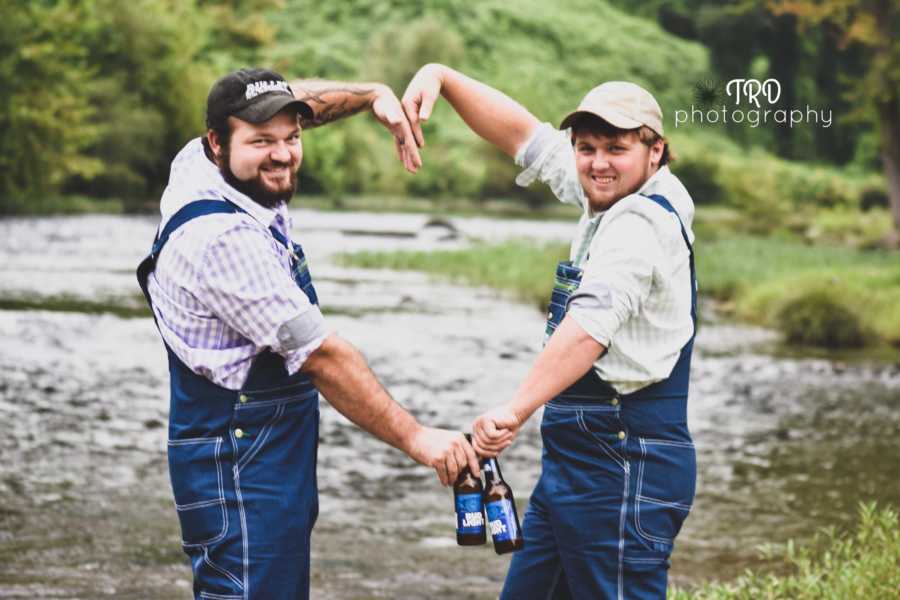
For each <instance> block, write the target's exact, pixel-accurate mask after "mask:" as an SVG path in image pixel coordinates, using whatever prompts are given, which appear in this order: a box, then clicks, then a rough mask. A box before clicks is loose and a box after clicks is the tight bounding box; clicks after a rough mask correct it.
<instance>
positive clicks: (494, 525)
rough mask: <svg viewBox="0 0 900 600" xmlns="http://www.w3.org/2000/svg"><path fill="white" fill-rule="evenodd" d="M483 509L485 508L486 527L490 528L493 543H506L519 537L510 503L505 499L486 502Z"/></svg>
mask: <svg viewBox="0 0 900 600" xmlns="http://www.w3.org/2000/svg"><path fill="white" fill-rule="evenodd" d="M485 508H487V518H488V526H489V527H490V528H491V536H492V537H493V538H494V541H495V542H506V541H509V540H512V539H515V538H517V537H519V532H518V531H517V530H516V517H515V513H514V512H513V505H512V502H510V501H509V500H506V499H503V500H495V501H493V502H488V503H487V505H486V506H485Z"/></svg>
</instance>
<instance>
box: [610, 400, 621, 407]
mask: <svg viewBox="0 0 900 600" xmlns="http://www.w3.org/2000/svg"><path fill="white" fill-rule="evenodd" d="M609 403H610V404H612V405H613V406H618V405H619V399H618V398H613V399H612V400H610V401H609Z"/></svg>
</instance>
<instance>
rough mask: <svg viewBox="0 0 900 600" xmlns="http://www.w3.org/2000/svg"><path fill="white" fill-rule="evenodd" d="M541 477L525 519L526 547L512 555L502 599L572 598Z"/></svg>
mask: <svg viewBox="0 0 900 600" xmlns="http://www.w3.org/2000/svg"><path fill="white" fill-rule="evenodd" d="M544 480H545V479H544V476H543V475H542V476H541V479H540V481H538V484H537V486H535V489H534V492H532V494H531V499H530V500H529V503H528V509H527V510H526V511H525V518H524V520H523V522H522V533H523V534H524V536H525V547H524V548H522V549H521V550H519V551H518V552H516V553H515V554H513V557H512V562H511V563H510V566H509V571H508V572H507V574H506V581H505V582H504V584H503V591H502V592H501V593H500V599H501V600H572V596H571V595H570V594H569V591H568V586H566V582H565V578H564V577H563V575H562V565H561V564H560V560H559V547H558V544H557V542H556V536H555V535H554V533H553V526H552V525H551V524H550V507H549V506H548V499H547V498H546V497H544V496H545V494H544V491H543V486H542V482H543V481H544Z"/></svg>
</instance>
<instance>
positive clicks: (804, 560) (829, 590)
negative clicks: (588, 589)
mask: <svg viewBox="0 0 900 600" xmlns="http://www.w3.org/2000/svg"><path fill="white" fill-rule="evenodd" d="M763 555H764V557H765V558H767V559H769V560H773V561H777V562H779V563H782V564H786V565H788V566H789V568H790V571H789V572H788V573H787V574H784V575H775V574H771V573H754V572H752V571H747V572H746V573H744V574H743V575H741V576H740V577H738V578H737V580H735V581H733V582H730V583H708V584H705V585H703V586H700V587H698V588H696V589H694V590H690V591H688V590H674V592H673V593H670V594H669V598H670V599H671V600H874V599H878V600H891V599H897V598H900V522H898V518H897V513H896V512H895V511H894V510H893V509H891V508H882V509H880V510H879V509H878V508H877V507H876V506H875V505H874V504H865V505H862V506H861V507H860V511H859V525H858V527H857V529H856V531H854V532H852V533H849V534H838V533H837V532H836V531H835V530H834V529H830V530H827V531H825V532H823V533H822V534H820V535H819V537H818V538H817V540H816V541H814V542H812V543H811V544H809V545H805V546H802V547H797V546H796V545H794V544H793V543H791V542H789V543H788V544H786V545H785V546H784V547H783V548H780V549H779V548H777V547H774V546H770V547H768V548H764V549H763Z"/></svg>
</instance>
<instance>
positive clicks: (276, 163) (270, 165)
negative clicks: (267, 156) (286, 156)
mask: <svg viewBox="0 0 900 600" xmlns="http://www.w3.org/2000/svg"><path fill="white" fill-rule="evenodd" d="M293 166H294V165H293V163H292V162H290V161H288V162H284V161H281V160H270V161H269V162H267V163H265V164H263V165H261V167H262V168H264V169H280V168H285V169H289V168H291V167H293Z"/></svg>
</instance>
